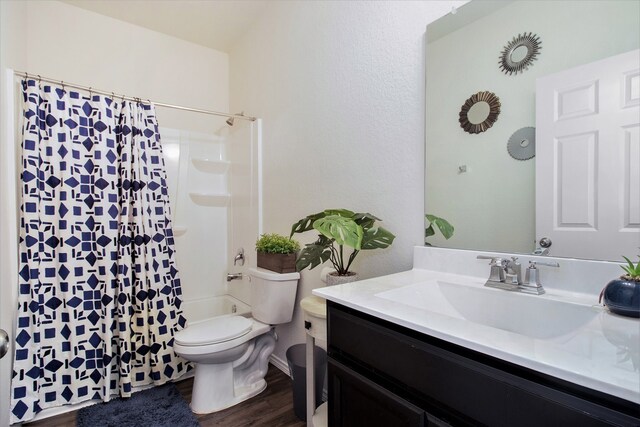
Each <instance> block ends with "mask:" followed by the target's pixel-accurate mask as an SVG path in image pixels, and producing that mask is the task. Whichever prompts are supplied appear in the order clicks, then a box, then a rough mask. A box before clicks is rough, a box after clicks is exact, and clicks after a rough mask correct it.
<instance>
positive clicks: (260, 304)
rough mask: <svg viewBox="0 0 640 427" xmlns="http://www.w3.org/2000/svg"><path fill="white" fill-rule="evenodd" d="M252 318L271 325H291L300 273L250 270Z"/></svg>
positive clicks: (261, 269)
mask: <svg viewBox="0 0 640 427" xmlns="http://www.w3.org/2000/svg"><path fill="white" fill-rule="evenodd" d="M249 276H250V277H251V313H252V314H251V317H253V318H254V319H256V320H258V321H260V322H262V323H267V324H269V325H278V324H281V323H289V322H291V319H292V317H293V309H294V307H295V304H296V291H297V290H298V279H300V273H282V274H281V273H276V272H275V271H269V270H265V269H264V268H250V269H249Z"/></svg>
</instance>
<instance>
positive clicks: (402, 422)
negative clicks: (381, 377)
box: [328, 359, 426, 427]
mask: <svg viewBox="0 0 640 427" xmlns="http://www.w3.org/2000/svg"><path fill="white" fill-rule="evenodd" d="M328 373H329V390H330V392H329V425H330V426H335V427H342V426H344V427H360V426H362V427H376V426H380V427H389V426H394V427H424V426H425V425H426V424H425V420H426V417H425V413H424V411H423V410H422V409H420V408H418V407H417V406H415V405H413V404H411V403H410V402H407V401H405V400H403V399H401V398H400V397H398V396H396V395H395V394H393V393H391V392H389V391H388V390H385V389H384V388H382V387H380V386H379V385H378V384H376V383H374V382H373V381H371V380H368V379H367V378H365V377H363V376H362V375H360V374H358V373H356V372H355V371H353V370H351V369H349V368H347V367H346V366H344V365H342V364H341V363H339V362H336V361H335V360H331V359H329V365H328Z"/></svg>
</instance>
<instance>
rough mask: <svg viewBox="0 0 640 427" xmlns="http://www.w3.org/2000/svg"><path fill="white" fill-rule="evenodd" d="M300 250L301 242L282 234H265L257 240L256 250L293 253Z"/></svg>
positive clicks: (269, 252) (272, 252)
mask: <svg viewBox="0 0 640 427" xmlns="http://www.w3.org/2000/svg"><path fill="white" fill-rule="evenodd" d="M299 250H300V244H299V243H298V242H297V241H295V240H293V239H291V238H290V237H286V236H282V235H280V234H276V233H272V234H263V235H261V236H260V238H259V239H258V241H257V242H256V251H258V252H264V253H267V254H292V253H295V252H297V251H299Z"/></svg>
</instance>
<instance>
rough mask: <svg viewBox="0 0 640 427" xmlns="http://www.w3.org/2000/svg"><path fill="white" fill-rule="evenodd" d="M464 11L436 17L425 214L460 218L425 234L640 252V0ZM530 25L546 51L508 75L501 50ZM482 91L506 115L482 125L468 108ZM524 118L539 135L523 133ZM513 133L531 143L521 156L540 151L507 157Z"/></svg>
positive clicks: (510, 244)
mask: <svg viewBox="0 0 640 427" xmlns="http://www.w3.org/2000/svg"><path fill="white" fill-rule="evenodd" d="M455 12H456V13H451V14H448V15H447V16H444V17H443V18H441V19H439V20H437V21H435V22H433V23H432V24H430V25H429V26H428V27H427V43H426V54H427V63H426V73H427V92H426V111H427V117H426V150H425V151H426V177H425V180H426V182H425V213H426V214H430V215H435V216H436V217H439V218H443V219H445V220H446V221H448V222H449V223H451V225H453V227H454V228H455V231H454V233H453V236H451V237H450V238H449V239H448V240H446V239H444V238H443V237H442V235H441V234H440V233H438V232H436V233H435V235H433V236H430V237H429V238H428V239H427V240H428V243H429V244H431V245H434V246H440V247H449V248H458V249H474V250H487V251H489V250H491V251H498V252H517V253H525V254H531V253H534V252H536V251H537V253H542V254H547V253H548V254H549V255H551V256H559V257H572V258H585V259H601V260H611V261H621V260H622V255H626V256H628V257H631V258H635V257H636V255H638V254H640V50H638V49H640V2H639V1H626V0H605V1H591V0H589V1H577V0H568V1H560V0H558V1H542V2H541V1H489V0H487V1H479V0H473V1H471V2H469V3H466V4H465V5H463V6H462V7H460V8H459V9H458V10H457V11H455ZM525 34H527V35H531V37H537V43H539V45H538V46H537V48H538V51H537V52H536V55H535V58H534V60H532V61H531V62H530V63H529V64H527V65H528V66H527V67H526V68H524V67H523V69H522V70H519V71H518V72H512V73H507V72H505V70H504V69H502V68H501V56H502V54H503V52H504V51H505V50H509V49H510V42H512V41H513V40H514V38H517V37H518V36H519V35H525ZM511 47H512V46H511ZM512 50H513V49H512ZM516 53H517V54H519V55H520V56H522V55H523V54H524V55H526V52H520V53H518V52H514V55H515V54H516ZM515 61H516V62H517V61H518V58H515ZM481 91H488V92H491V93H494V94H496V96H497V97H499V99H500V114H499V117H498V119H497V121H495V123H493V126H492V127H490V128H488V129H487V130H485V131H483V132H480V133H476V134H471V133H468V132H465V130H464V129H463V128H461V126H460V123H459V121H458V120H459V113H460V108H461V105H462V104H463V103H464V102H465V100H466V99H468V98H469V96H470V95H472V94H475V93H478V92H481ZM527 128H528V129H529V130H531V128H535V134H533V133H530V135H535V137H527V138H526V140H524V138H523V137H522V136H521V135H523V134H525V133H526V132H525V130H526V129H527ZM518 131H520V132H518ZM510 138H511V139H513V138H516V139H518V138H520V139H523V140H522V141H515V142H512V145H511V150H512V152H513V151H514V150H513V148H514V147H515V148H517V145H520V146H521V147H522V148H527V150H531V149H532V148H533V146H532V145H531V144H535V156H534V157H531V153H528V154H527V153H525V154H526V155H522V156H521V159H518V158H515V157H513V156H512V155H510V152H509V150H508V149H507V148H508V147H507V146H508V144H509V140H510ZM518 150H519V149H518ZM543 238H546V239H547V240H545V241H543V243H545V245H544V246H547V244H546V243H548V242H550V244H551V246H549V247H548V248H542V247H541V246H540V243H539V242H540V240H541V239H543Z"/></svg>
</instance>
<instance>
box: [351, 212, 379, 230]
mask: <svg viewBox="0 0 640 427" xmlns="http://www.w3.org/2000/svg"><path fill="white" fill-rule="evenodd" d="M352 218H353V220H354V221H355V222H356V224H358V225H359V226H360V227H362V229H363V230H364V231H367V230H368V229H369V228H371V227H373V224H375V222H376V221H382V220H381V219H380V218H378V217H375V216H373V215H371V214H370V213H357V214H353V216H352Z"/></svg>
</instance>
